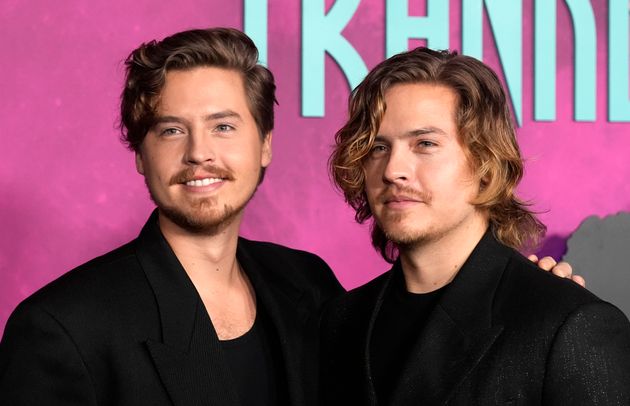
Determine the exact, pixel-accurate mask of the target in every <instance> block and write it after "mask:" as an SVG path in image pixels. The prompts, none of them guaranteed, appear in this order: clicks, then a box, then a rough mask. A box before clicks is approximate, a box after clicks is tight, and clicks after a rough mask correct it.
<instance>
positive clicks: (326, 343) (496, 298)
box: [321, 232, 630, 406]
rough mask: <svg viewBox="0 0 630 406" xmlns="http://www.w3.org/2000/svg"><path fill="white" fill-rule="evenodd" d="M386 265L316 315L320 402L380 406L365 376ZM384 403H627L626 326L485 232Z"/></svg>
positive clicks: (605, 306) (629, 348)
mask: <svg viewBox="0 0 630 406" xmlns="http://www.w3.org/2000/svg"><path fill="white" fill-rule="evenodd" d="M391 278H392V272H391V271H390V272H387V273H385V274H383V275H381V276H380V277H378V278H376V279H375V280H373V281H372V282H370V283H368V284H366V285H364V286H362V287H360V288H357V289H355V290H353V291H351V292H348V293H347V294H346V295H344V296H343V297H341V298H339V299H335V300H334V301H332V302H331V304H330V305H329V306H327V309H326V310H325V312H324V315H323V318H322V346H321V351H322V369H321V373H322V375H321V376H322V395H321V397H322V404H323V405H327V406H334V405H349V404H352V405H377V404H379V405H381V404H382V403H379V402H378V401H377V397H376V393H375V390H374V385H373V377H372V374H371V372H370V364H371V361H370V358H371V356H370V351H368V349H369V343H370V338H371V337H372V336H373V329H374V323H375V319H376V317H377V316H378V314H379V312H380V310H381V308H382V304H383V300H384V296H385V292H386V291H387V287H388V286H389V284H390V283H391ZM395 388H396V389H395V390H394V391H393V393H392V397H391V399H390V401H389V403H386V404H389V405H396V406H406V405H428V406H433V405H449V406H455V405H466V406H475V405H554V406H564V405H566V406H569V405H570V406H575V405H578V406H581V405H602V406H603V405H606V406H611V405H629V404H630V323H629V322H628V319H627V318H626V317H625V316H624V314H623V313H622V312H621V311H620V310H619V309H617V308H616V307H615V306H613V305H611V304H609V303H606V302H603V301H602V300H600V299H598V298H597V297H596V296H594V295H593V294H591V293H590V292H588V291H587V290H586V289H583V288H581V287H580V286H578V285H577V284H575V283H573V282H572V281H570V280H566V279H562V278H558V277H556V276H554V275H552V274H550V273H548V272H543V271H541V270H539V269H538V268H537V267H536V266H535V265H533V264H532V263H531V262H530V261H529V260H527V258H524V257H523V256H522V255H520V254H519V253H518V252H516V251H514V250H512V249H510V248H508V247H506V246H504V245H502V244H500V243H499V242H498V241H496V240H495V239H494V237H493V236H492V234H491V233H490V232H487V233H486V234H485V235H484V237H483V238H482V239H481V241H480V242H479V244H478V245H477V247H476V248H475V249H474V251H473V253H472V254H471V255H470V257H469V258H468V260H467V261H466V263H465V264H464V265H463V266H462V268H461V270H460V271H459V272H458V274H457V275H456V277H455V278H454V280H453V281H452V282H451V283H450V284H449V285H448V287H447V288H446V289H445V290H444V292H443V293H442V295H441V296H440V298H439V299H438V303H437V304H436V306H435V307H434V309H433V311H432V312H431V314H430V315H429V318H428V320H427V323H426V325H425V328H424V329H423V330H422V331H421V332H420V333H419V334H417V335H416V337H415V342H414V344H413V347H412V350H411V352H410V354H409V356H408V357H407V360H406V362H405V363H404V366H403V367H402V368H401V370H400V375H399V378H398V379H397V383H396V386H395Z"/></svg>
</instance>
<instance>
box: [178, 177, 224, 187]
mask: <svg viewBox="0 0 630 406" xmlns="http://www.w3.org/2000/svg"><path fill="white" fill-rule="evenodd" d="M222 181H223V178H203V179H191V180H189V181H187V182H185V183H184V184H185V185H186V186H193V187H201V186H208V185H212V184H213V183H218V182H222Z"/></svg>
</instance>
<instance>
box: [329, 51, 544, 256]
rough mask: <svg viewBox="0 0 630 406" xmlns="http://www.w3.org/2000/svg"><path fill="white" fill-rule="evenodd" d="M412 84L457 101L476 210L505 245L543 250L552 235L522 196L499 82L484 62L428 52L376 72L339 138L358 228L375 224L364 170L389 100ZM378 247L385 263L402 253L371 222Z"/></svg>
mask: <svg viewBox="0 0 630 406" xmlns="http://www.w3.org/2000/svg"><path fill="white" fill-rule="evenodd" d="M405 83H427V84H435V85H442V86H446V87H448V88H450V89H452V90H453V91H454V92H455V93H456V94H457V98H458V105H457V109H456V114H455V116H456V124H457V129H458V134H459V137H460V141H461V142H462V145H463V146H464V150H465V151H466V153H467V155H468V158H469V160H470V163H471V165H472V168H473V173H474V174H475V176H476V179H477V181H478V182H479V185H480V187H479V194H478V196H477V197H476V199H474V201H473V202H471V203H472V204H473V205H475V206H476V207H477V208H478V209H480V210H483V211H485V212H486V213H488V218H489V222H490V227H491V229H492V232H493V233H494V235H495V237H496V238H497V239H498V240H499V241H501V242H502V243H503V244H505V245H508V246H510V247H513V248H516V249H522V248H531V247H533V246H534V245H536V244H537V243H538V241H539V239H540V238H541V236H542V235H543V234H544V232H545V231H546V227H545V226H544V225H543V224H542V223H541V222H540V221H539V220H538V219H537V218H536V216H535V215H534V213H533V212H532V211H531V210H529V209H528V204H527V203H526V202H524V201H523V200H521V199H519V198H518V197H517V196H516V195H515V189H516V186H517V185H518V183H519V182H520V181H521V178H522V176H523V159H522V158H521V153H520V151H519V147H518V143H517V141H516V134H515V131H514V126H513V124H512V116H511V114H510V111H509V108H508V103H507V99H506V96H505V92H504V91H503V87H502V86H501V83H500V82H499V79H498V77H497V75H496V74H495V73H494V72H493V71H492V70H491V69H490V68H489V67H488V66H486V65H485V64H483V63H482V62H480V61H478V60H477V59H474V58H471V57H468V56H465V55H459V54H458V53H457V52H449V51H434V50H431V49H428V48H424V47H420V48H416V49H414V50H411V51H408V52H404V53H401V54H398V55H395V56H393V57H391V58H389V59H387V60H385V61H383V62H381V63H380V64H379V65H378V66H376V67H375V68H374V69H373V70H372V71H371V72H370V73H369V74H368V75H367V76H366V77H365V79H364V80H363V81H362V82H361V84H360V85H359V86H358V87H357V88H356V89H355V90H354V91H353V92H352V94H351V95H350V99H349V103H348V112H349V118H348V120H347V122H346V123H345V125H344V126H343V127H342V128H341V129H340V130H339V131H338V132H337V134H335V148H334V150H333V152H332V155H331V157H330V159H329V169H330V174H331V178H332V180H333V182H334V184H335V185H336V187H337V188H339V189H340V190H341V191H342V192H343V194H344V197H345V199H346V201H347V202H348V204H350V206H352V208H354V210H355V212H356V213H355V219H356V220H357V222H359V223H363V222H365V221H366V220H368V219H370V218H371V217H372V211H371V209H370V206H369V205H368V202H367V196H366V194H365V172H364V170H363V162H364V159H365V158H366V156H367V154H368V153H369V151H370V149H371V148H372V146H373V144H374V139H375V137H376V135H377V132H378V130H379V127H380V124H381V120H382V119H383V115H384V113H385V109H386V108H387V106H386V105H385V101H384V95H385V93H386V91H387V90H388V89H389V88H391V87H392V86H394V85H397V84H405ZM372 244H373V245H374V247H375V248H376V249H377V250H378V251H379V252H380V253H381V255H382V256H383V258H385V260H387V261H389V262H393V261H394V260H395V257H396V255H397V247H396V246H395V245H394V244H393V243H392V242H391V241H389V240H387V238H386V237H385V235H384V233H383V231H382V230H381V229H380V228H379V227H378V225H377V224H376V222H372Z"/></svg>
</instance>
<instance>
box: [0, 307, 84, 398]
mask: <svg viewBox="0 0 630 406" xmlns="http://www.w3.org/2000/svg"><path fill="white" fill-rule="evenodd" d="M0 405H14V406H22V405H24V406H25V405H96V398H95V394H94V390H93V385H92V382H91V380H90V377H89V375H88V371H87V369H86V366H85V364H84V363H83V361H82V359H81V356H80V354H79V352H78V350H77V348H76V346H75V344H74V342H73V341H72V338H71V337H70V336H69V335H68V333H67V331H66V330H65V329H64V328H63V326H62V325H61V324H60V323H59V322H58V321H57V320H55V318H54V317H53V316H51V315H50V314H48V313H47V312H45V311H43V310H42V309H40V308H38V307H36V306H33V305H28V304H25V303H23V304H21V305H20V306H18V308H17V309H16V310H15V312H14V313H13V315H12V316H11V317H10V318H9V321H8V322H7V325H6V328H5V331H4V336H3V338H2V342H0Z"/></svg>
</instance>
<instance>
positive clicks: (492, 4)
mask: <svg viewBox="0 0 630 406" xmlns="http://www.w3.org/2000/svg"><path fill="white" fill-rule="evenodd" d="M482 1H483V0H465V1H464V3H463V9H462V14H463V15H462V26H463V29H462V33H463V35H464V38H463V39H462V42H463V47H462V48H463V49H462V51H463V52H464V53H465V54H466V55H469V56H472V57H475V58H478V59H479V58H481V56H482V55H481V54H482V44H483V36H482V31H481V22H482V21H483V14H482V11H483V9H482V6H481V4H482ZM485 5H486V11H487V12H488V17H489V19H490V26H491V27H492V35H493V36H494V42H495V44H496V46H497V51H498V53H499V59H500V60H501V65H502V66H503V73H504V75H505V81H506V82H507V87H508V90H509V93H510V98H511V100H512V107H513V108H514V115H515V116H516V121H517V123H518V125H521V123H522V121H523V120H522V113H521V111H522V104H523V102H522V100H523V34H522V31H523V4H522V0H512V1H505V0H485ZM469 33H470V34H469ZM466 35H472V36H471V37H470V38H467V37H466Z"/></svg>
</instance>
